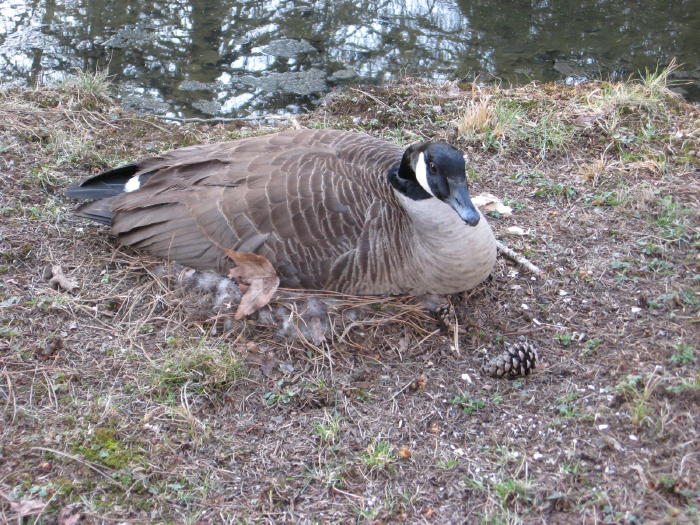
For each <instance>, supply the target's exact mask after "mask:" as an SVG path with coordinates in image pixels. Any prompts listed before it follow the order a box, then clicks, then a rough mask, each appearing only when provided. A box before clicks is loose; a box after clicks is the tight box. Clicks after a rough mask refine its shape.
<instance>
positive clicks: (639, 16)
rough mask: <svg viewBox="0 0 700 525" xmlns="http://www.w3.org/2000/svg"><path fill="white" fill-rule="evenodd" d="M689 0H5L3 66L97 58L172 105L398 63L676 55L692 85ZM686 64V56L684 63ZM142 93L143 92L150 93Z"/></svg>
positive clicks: (217, 104) (444, 73) (295, 103)
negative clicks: (641, 1) (554, 0)
mask: <svg viewBox="0 0 700 525" xmlns="http://www.w3.org/2000/svg"><path fill="white" fill-rule="evenodd" d="M696 6H697V1H696V0H679V1H677V2H665V1H661V0H648V1H647V2H644V8H643V9H642V8H640V7H639V2H637V1H636V0H596V1H593V2H591V1H589V0H559V1H557V2H553V1H550V0H538V1H536V0H514V1H512V2H507V3H504V2H500V1H498V0H433V1H425V0H420V1H419V0H410V1H398V0H353V1H348V0H333V1H326V0H317V1H313V2H311V1H309V2H303V1H291V0H247V1H233V0H189V1H178V0H167V1H155V2H147V3H146V2H140V1H137V0H124V1H120V2H112V1H108V0H62V1H61V0H5V1H4V2H3V7H2V9H1V10H0V74H2V77H3V79H5V80H6V81H7V80H21V81H24V82H29V83H36V82H37V81H39V80H46V79H54V78H57V77H60V76H61V75H62V74H65V73H66V72H70V71H71V70H73V69H75V68H80V69H85V70H95V69H96V68H104V67H107V68H108V71H109V73H110V75H113V76H114V77H115V80H116V81H117V82H118V83H119V84H120V85H121V86H122V91H123V93H124V94H125V101H126V102H127V103H131V102H134V101H136V102H134V103H136V105H138V106H141V107H144V108H145V109H150V110H152V111H165V110H167V111H170V112H171V113H174V114H180V115H196V114H207V113H209V114H212V113H217V114H238V115H245V114H250V113H256V112H269V111H288V110H290V109H291V110H298V109H300V108H302V107H308V106H310V105H312V104H313V102H314V101H315V100H317V99H318V97H319V95H320V94H322V93H323V92H325V91H327V90H329V89H330V88H332V87H333V86H335V85H343V84H349V83H353V82H360V81H361V82H374V83H376V82H384V81H386V80H389V79H391V78H393V77H396V76H399V75H413V76H418V77H421V78H426V79H435V80H445V79H454V78H471V77H473V76H475V75H479V76H480V77H481V78H484V79H487V78H489V77H492V76H497V77H499V78H501V79H503V80H506V81H513V82H523V81H528V80H530V79H539V80H553V79H567V80H568V81H576V80H579V79H584V78H587V77H589V76H600V75H601V74H602V75H606V74H608V75H609V74H612V75H615V74H618V75H621V74H627V73H633V72H636V71H637V70H640V69H644V68H645V67H649V68H652V69H653V68H655V67H656V65H657V62H658V63H661V64H662V65H663V64H664V63H666V62H668V60H669V59H670V58H671V57H672V56H676V57H678V59H679V61H680V62H681V63H685V64H686V65H687V67H686V68H684V69H686V73H687V76H688V77H689V78H690V79H691V81H694V84H692V85H690V86H688V87H686V90H688V92H689V94H690V95H691V96H693V97H695V98H698V79H697V76H698V73H699V71H698V69H697V68H698V63H700V27H698V24H699V23H700V14H699V13H698V10H697V9H695V7H696ZM694 68H695V69H694ZM149 100H150V102H148V101H149Z"/></svg>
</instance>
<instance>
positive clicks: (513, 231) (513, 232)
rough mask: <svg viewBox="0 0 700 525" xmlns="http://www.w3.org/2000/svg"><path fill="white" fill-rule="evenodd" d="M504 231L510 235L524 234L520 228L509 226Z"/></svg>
mask: <svg viewBox="0 0 700 525" xmlns="http://www.w3.org/2000/svg"><path fill="white" fill-rule="evenodd" d="M506 231H507V232H508V233H510V234H511V235H525V233H526V232H525V230H523V229H522V228H521V227H520V226H509V227H508V228H506Z"/></svg>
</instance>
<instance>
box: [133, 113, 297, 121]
mask: <svg viewBox="0 0 700 525" xmlns="http://www.w3.org/2000/svg"><path fill="white" fill-rule="evenodd" d="M146 116H148V117H155V118H158V119H161V120H172V121H174V122H240V121H241V120H248V121H258V120H293V119H294V116H292V115H264V116H261V117H234V118H231V117H212V118H200V117H191V118H181V117H168V116H166V115H146Z"/></svg>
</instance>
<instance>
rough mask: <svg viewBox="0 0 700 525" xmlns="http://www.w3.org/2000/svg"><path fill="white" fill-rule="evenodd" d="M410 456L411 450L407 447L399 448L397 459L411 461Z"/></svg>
mask: <svg viewBox="0 0 700 525" xmlns="http://www.w3.org/2000/svg"><path fill="white" fill-rule="evenodd" d="M411 455H412V454H411V450H410V449H409V448H408V447H406V446H403V447H399V457H400V458H401V459H411Z"/></svg>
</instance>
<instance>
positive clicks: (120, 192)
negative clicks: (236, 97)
mask: <svg viewBox="0 0 700 525" xmlns="http://www.w3.org/2000/svg"><path fill="white" fill-rule="evenodd" d="M66 195H68V196H70V197H76V198H83V199H97V200H95V201H94V202H91V203H88V204H85V205H83V206H82V207H80V208H79V209H78V212H77V214H78V215H79V216H82V217H86V218H88V219H92V220H96V221H98V222H101V223H104V224H109V225H111V226H112V232H113V233H114V234H115V235H116V236H117V237H118V239H119V242H120V243H121V244H123V245H126V246H133V247H135V248H140V249H143V250H144V251H146V252H148V253H151V254H153V255H157V256H160V257H165V258H168V259H171V260H174V261H177V262H179V263H181V264H184V265H187V266H191V267H195V268H200V269H213V270H216V271H219V272H221V273H226V272H227V271H228V270H229V269H230V268H231V266H232V265H233V263H232V261H231V260H230V259H229V258H228V257H227V256H226V255H225V253H224V251H223V250H224V249H233V250H237V251H243V252H255V253H258V254H260V255H263V256H265V257H266V258H267V259H268V260H269V261H270V262H271V263H272V264H273V266H274V267H275V269H276V270H277V273H278V274H279V276H280V279H281V285H282V286H286V287H290V288H309V289H323V290H335V291H339V292H344V293H352V294H371V295H374V294H377V295H380V294H382V295H383V294H401V293H412V294H423V293H430V292H432V293H437V294H445V293H456V292H460V291H463V290H467V289H470V288H473V287H474V286H476V285H477V284H479V283H480V282H482V281H483V280H484V279H486V277H487V276H488V275H489V274H490V272H491V270H492V268H493V265H494V262H495V258H496V241H495V239H494V236H493V233H492V231H491V228H490V227H489V225H488V223H487V222H486V219H485V218H484V217H483V216H482V215H481V214H480V213H479V211H478V210H477V209H476V208H475V207H474V205H473V204H472V202H471V199H470V197H469V193H468V189H467V178H466V175H465V163H464V158H463V157H462V154H461V153H460V152H459V151H458V150H457V149H455V148H454V147H452V146H450V145H449V144H446V143H443V142H423V143H419V144H414V145H412V146H409V147H408V148H407V149H406V150H405V151H403V152H402V151H401V149H400V148H399V147H397V146H395V145H393V144H390V143H387V142H385V141H383V140H380V139H377V138H374V137H370V136H368V135H365V134H362V133H355V132H350V131H338V130H290V131H284V132H281V133H276V134H272V135H264V136H259V137H253V138H246V139H240V140H235V141H232V142H224V143H218V144H206V145H198V146H191V147H187V148H181V149H176V150H174V151H170V152H168V153H165V154H163V155H158V156H154V157H147V158H144V159H141V160H138V161H136V162H135V163H133V164H129V165H126V166H123V167H120V168H116V169H113V170H110V171H107V172H104V173H101V174H99V175H96V176H94V177H90V178H88V179H86V180H84V181H82V182H79V183H76V184H74V185H72V186H70V187H69V188H68V189H67V190H66Z"/></svg>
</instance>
